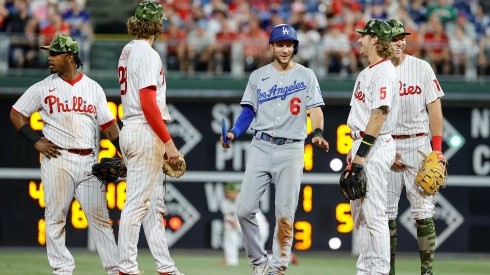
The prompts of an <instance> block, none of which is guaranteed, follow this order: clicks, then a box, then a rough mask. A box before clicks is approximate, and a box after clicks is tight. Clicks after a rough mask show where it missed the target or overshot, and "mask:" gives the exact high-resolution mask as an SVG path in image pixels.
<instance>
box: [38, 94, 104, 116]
mask: <svg viewBox="0 0 490 275" xmlns="http://www.w3.org/2000/svg"><path fill="white" fill-rule="evenodd" d="M44 103H46V104H48V106H49V113H50V114H52V113H53V112H54V108H57V111H58V112H64V113H66V112H78V113H89V114H95V112H96V108H95V105H93V104H86V102H85V100H83V98H82V97H80V96H79V97H77V96H74V97H73V104H72V106H71V107H72V108H70V105H69V104H68V102H67V101H65V102H61V101H60V99H59V98H58V97H56V96H53V95H50V96H47V97H46V98H45V99H44ZM53 107H54V108H53Z"/></svg>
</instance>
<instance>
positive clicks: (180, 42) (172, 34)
mask: <svg viewBox="0 0 490 275" xmlns="http://www.w3.org/2000/svg"><path fill="white" fill-rule="evenodd" d="M165 15H167V11H165ZM186 40H187V32H186V31H185V30H184V29H181V28H179V26H178V25H177V24H176V23H175V22H174V20H171V19H169V20H168V25H167V26H166V27H165V28H164V31H163V41H165V43H166V44H167V58H166V62H167V64H166V66H167V67H166V68H167V70H179V69H182V71H184V70H185V69H184V68H183V67H181V66H183V65H181V64H180V60H185V48H186Z"/></svg>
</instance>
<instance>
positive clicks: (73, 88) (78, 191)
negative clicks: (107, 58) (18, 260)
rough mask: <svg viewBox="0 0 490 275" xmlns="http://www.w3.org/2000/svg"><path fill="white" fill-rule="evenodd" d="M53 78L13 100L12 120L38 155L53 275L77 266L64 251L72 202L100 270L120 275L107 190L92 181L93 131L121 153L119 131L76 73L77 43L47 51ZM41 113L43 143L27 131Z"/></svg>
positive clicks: (60, 42) (95, 88) (60, 40)
mask: <svg viewBox="0 0 490 275" xmlns="http://www.w3.org/2000/svg"><path fill="white" fill-rule="evenodd" d="M41 49H44V50H48V51H49V57H48V64H49V69H50V71H51V73H52V74H51V75H50V76H48V77H46V78H45V79H44V80H42V81H40V82H37V83H36V84H34V85H32V86H31V87H29V89H27V91H26V92H25V93H24V94H23V95H22V96H21V97H20V98H19V100H17V102H16V103H15V104H14V106H13V107H12V110H11V111H10V120H11V121H12V123H13V125H14V126H15V128H16V129H17V130H18V131H19V133H20V134H21V135H22V136H24V137H25V138H26V139H27V140H29V141H30V142H31V143H32V144H33V145H34V148H36V150H38V151H39V152H40V153H41V180H42V183H43V190H44V201H45V204H46V210H45V222H46V249H47V254H48V260H49V264H50V265H51V267H52V268H53V274H72V272H73V269H74V268H75V261H74V259H73V257H72V255H71V254H70V252H69V251H68V249H67V248H66V245H65V224H66V215H67V214H68V211H69V209H70V205H71V202H72V200H73V197H75V198H76V199H77V200H78V202H79V203H80V205H81V207H82V209H83V211H84V213H85V216H86V217H87V220H88V223H89V226H90V229H91V230H90V232H91V234H92V237H93V238H94V241H95V244H96V246H97V251H98V252H99V255H100V259H101V261H102V265H103V266H104V269H105V270H106V271H107V273H108V274H118V269H117V267H118V253H117V246H116V242H115V240H114V234H113V231H112V227H111V223H110V219H109V212H108V210H107V201H106V196H105V194H106V192H105V191H106V190H105V185H103V184H101V183H100V182H99V181H98V179H97V178H96V177H95V176H93V175H92V170H91V169H92V165H93V164H95V163H96V162H97V157H96V155H95V151H94V150H95V148H96V147H97V140H96V137H97V127H99V128H100V129H101V130H102V132H103V133H104V135H105V136H106V137H107V138H108V139H109V140H111V141H112V143H113V144H114V145H115V146H116V148H117V150H118V151H120V150H119V141H118V137H119V126H118V125H117V123H116V120H115V119H114V117H113V115H112V113H111V111H110V109H109V107H108V105H107V99H106V97H105V94H104V91H103V90H102V88H101V87H100V85H99V84H97V83H96V82H95V81H93V80H92V79H90V78H89V77H88V76H86V75H84V74H83V73H81V72H79V71H78V68H79V67H81V66H82V65H83V64H82V61H81V60H80V58H79V56H78V54H79V46H78V43H77V42H76V41H75V40H73V38H72V37H70V36H66V35H57V36H56V37H55V38H54V39H53V40H52V41H51V44H50V45H49V46H43V47H41ZM36 111H39V113H40V115H41V118H42V119H43V121H44V127H43V130H42V132H43V135H44V136H43V137H40V136H39V135H38V134H37V133H36V132H35V131H34V130H32V129H31V127H30V126H29V116H30V115H31V114H32V113H34V112H36Z"/></svg>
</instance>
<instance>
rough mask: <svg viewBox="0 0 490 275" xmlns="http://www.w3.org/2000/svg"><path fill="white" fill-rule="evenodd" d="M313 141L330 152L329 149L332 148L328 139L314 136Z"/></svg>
mask: <svg viewBox="0 0 490 275" xmlns="http://www.w3.org/2000/svg"><path fill="white" fill-rule="evenodd" d="M311 142H312V143H313V144H315V145H316V146H318V147H320V148H322V149H324V150H325V152H328V149H329V148H330V146H329V144H328V141H326V140H325V139H324V138H323V137H313V138H312V139H311Z"/></svg>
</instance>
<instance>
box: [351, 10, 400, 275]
mask: <svg viewBox="0 0 490 275" xmlns="http://www.w3.org/2000/svg"><path fill="white" fill-rule="evenodd" d="M356 32H358V33H360V34H361V37H360V38H359V40H358V42H359V44H360V53H361V55H363V56H366V57H367V59H368V61H369V64H370V65H369V66H368V67H367V68H365V69H364V70H362V71H361V72H360V73H359V75H358V76H357V79H356V82H355V85H354V90H353V95H352V99H351V101H350V106H351V110H350V113H349V117H348V119H347V125H348V126H349V127H350V129H351V131H352V133H353V135H352V136H353V139H354V142H353V145H352V150H351V152H349V154H348V155H347V162H348V163H351V162H352V163H358V164H361V165H363V166H364V169H365V171H366V176H367V185H366V190H367V193H366V196H365V197H364V198H361V199H357V200H352V201H351V213H352V217H353V220H354V233H355V234H357V236H358V238H357V240H358V242H359V258H358V260H357V274H388V272H389V269H390V263H389V261H390V237H389V231H388V218H387V216H386V212H385V211H386V188H387V185H388V181H387V175H388V171H389V170H390V168H391V165H392V164H393V162H394V161H395V143H394V141H393V138H392V136H391V135H390V134H391V133H392V132H393V130H394V127H395V123H396V118H397V114H398V102H397V100H398V78H397V76H396V71H395V67H394V66H393V64H392V63H391V62H390V60H389V58H390V57H391V56H393V51H394V50H393V48H392V46H391V44H390V41H391V27H390V26H389V25H388V24H387V23H386V22H384V21H381V20H377V19H371V20H369V21H368V22H367V23H366V25H365V26H364V28H363V29H362V30H356Z"/></svg>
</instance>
